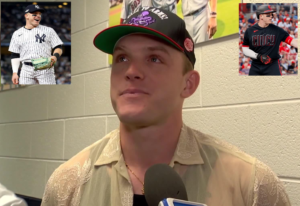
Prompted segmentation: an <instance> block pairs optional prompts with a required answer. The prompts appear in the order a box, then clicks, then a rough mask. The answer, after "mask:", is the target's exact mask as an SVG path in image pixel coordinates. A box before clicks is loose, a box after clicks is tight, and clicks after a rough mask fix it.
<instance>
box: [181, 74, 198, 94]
mask: <svg viewBox="0 0 300 206" xmlns="http://www.w3.org/2000/svg"><path fill="white" fill-rule="evenodd" d="M184 76H185V77H184V78H185V87H184V88H183V90H182V92H181V97H183V98H188V97H190V96H192V94H194V92H195V91H196V89H197V88H198V86H199V83H200V75H199V73H198V71H195V70H192V71H189V72H188V73H186V74H185V75H184Z"/></svg>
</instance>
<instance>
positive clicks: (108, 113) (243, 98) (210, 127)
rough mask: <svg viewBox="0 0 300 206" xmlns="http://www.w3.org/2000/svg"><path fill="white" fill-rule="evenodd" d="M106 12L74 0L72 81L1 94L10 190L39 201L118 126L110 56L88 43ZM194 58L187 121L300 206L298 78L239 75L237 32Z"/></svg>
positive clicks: (2, 154)
mask: <svg viewBox="0 0 300 206" xmlns="http://www.w3.org/2000/svg"><path fill="white" fill-rule="evenodd" d="M248 2H255V1H248ZM256 2H259V1H256ZM270 2H271V1H270ZM272 2H274V1H272ZM277 2H282V1H277ZM287 2H288V1H287ZM293 2H296V0H293ZM108 13H109V11H108V2H107V0H74V1H72V85H60V86H28V87H25V88H20V89H13V90H9V91H3V92H0V182H1V183H2V184H4V185H6V186H7V187H8V188H9V189H11V190H13V191H14V192H16V193H19V194H23V195H28V196H33V197H38V198H41V197H42V194H43V191H44V187H45V184H46V182H47V180H48V178H49V176H50V175H51V173H52V172H53V171H54V169H55V168H57V167H58V166H59V165H60V164H61V163H63V162H65V161H66V160H68V159H69V158H70V157H72V156H73V155H74V154H76V153H77V152H78V151H80V150H81V149H83V148H84V147H86V146H88V145H90V144H91V143H93V142H95V141H97V140H98V139H100V138H102V137H103V136H104V135H105V134H106V133H108V132H109V131H111V130H113V129H115V128H117V127H118V119H117V117H116V115H115V114H114V111H113V109H112V107H111V103H110V98H109V83H110V82H109V81H110V80H109V76H110V68H108V61H107V56H106V55H105V54H103V53H101V52H100V51H98V50H97V49H96V48H94V46H93V44H92V41H93V38H94V36H95V35H96V34H97V33H98V32H99V31H100V30H102V29H104V28H106V27H107V26H108ZM236 15H238V14H236ZM196 55H197V62H196V69H197V70H198V71H199V72H200V74H201V85H200V87H199V88H198V90H197V91H196V93H195V94H194V95H193V96H192V97H190V98H189V99H187V100H186V102H185V104H184V109H183V116H184V121H185V122H186V124H188V125H190V126H191V127H193V128H197V129H199V130H201V131H203V132H205V133H209V134H212V135H215V136H217V137H219V138H222V139H224V140H226V141H228V142H230V143H232V144H235V145H237V146H239V147H240V148H242V149H243V150H244V151H246V152H248V153H249V154H251V155H253V156H256V157H258V158H259V159H260V160H262V161H263V162H265V163H267V164H268V165H269V166H270V167H271V168H272V169H273V170H274V171H275V172H276V173H277V174H278V175H279V177H280V178H281V179H282V181H284V183H285V185H286V188H287V191H288V193H289V196H290V199H291V201H292V203H293V205H300V195H299V194H300V153H299V151H300V81H299V80H300V79H299V76H293V77H251V78H250V77H244V76H243V77H241V76H238V66H237V64H238V63H237V62H238V35H237V34H236V35H232V36H228V37H224V38H221V39H217V40H214V41H211V42H205V43H202V44H200V45H197V47H196Z"/></svg>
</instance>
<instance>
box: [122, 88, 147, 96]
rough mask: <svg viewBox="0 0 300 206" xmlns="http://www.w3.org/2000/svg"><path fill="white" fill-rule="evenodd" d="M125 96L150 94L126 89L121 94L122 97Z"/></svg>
mask: <svg viewBox="0 0 300 206" xmlns="http://www.w3.org/2000/svg"><path fill="white" fill-rule="evenodd" d="M124 94H148V93H147V92H145V91H143V90H140V89H126V90H124V91H123V92H121V93H120V96H122V95H124Z"/></svg>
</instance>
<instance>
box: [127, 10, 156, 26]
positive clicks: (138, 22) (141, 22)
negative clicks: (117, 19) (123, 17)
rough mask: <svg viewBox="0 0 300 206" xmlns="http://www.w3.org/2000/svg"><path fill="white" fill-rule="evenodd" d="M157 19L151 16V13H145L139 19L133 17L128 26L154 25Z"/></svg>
mask: <svg viewBox="0 0 300 206" xmlns="http://www.w3.org/2000/svg"><path fill="white" fill-rule="evenodd" d="M154 22H155V19H153V18H152V17H151V16H149V11H143V12H142V13H141V14H140V15H138V16H137V17H133V18H132V19H131V20H130V21H129V22H128V24H133V25H136V26H148V25H149V24H153V23H154Z"/></svg>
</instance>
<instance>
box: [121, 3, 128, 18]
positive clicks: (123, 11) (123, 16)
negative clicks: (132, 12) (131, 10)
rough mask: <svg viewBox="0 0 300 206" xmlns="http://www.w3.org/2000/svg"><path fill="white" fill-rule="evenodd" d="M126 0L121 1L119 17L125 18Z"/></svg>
mask: <svg viewBox="0 0 300 206" xmlns="http://www.w3.org/2000/svg"><path fill="white" fill-rule="evenodd" d="M126 4H127V2H126V1H125V0H124V1H123V3H122V10H121V19H127V13H128V12H127V5H126Z"/></svg>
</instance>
